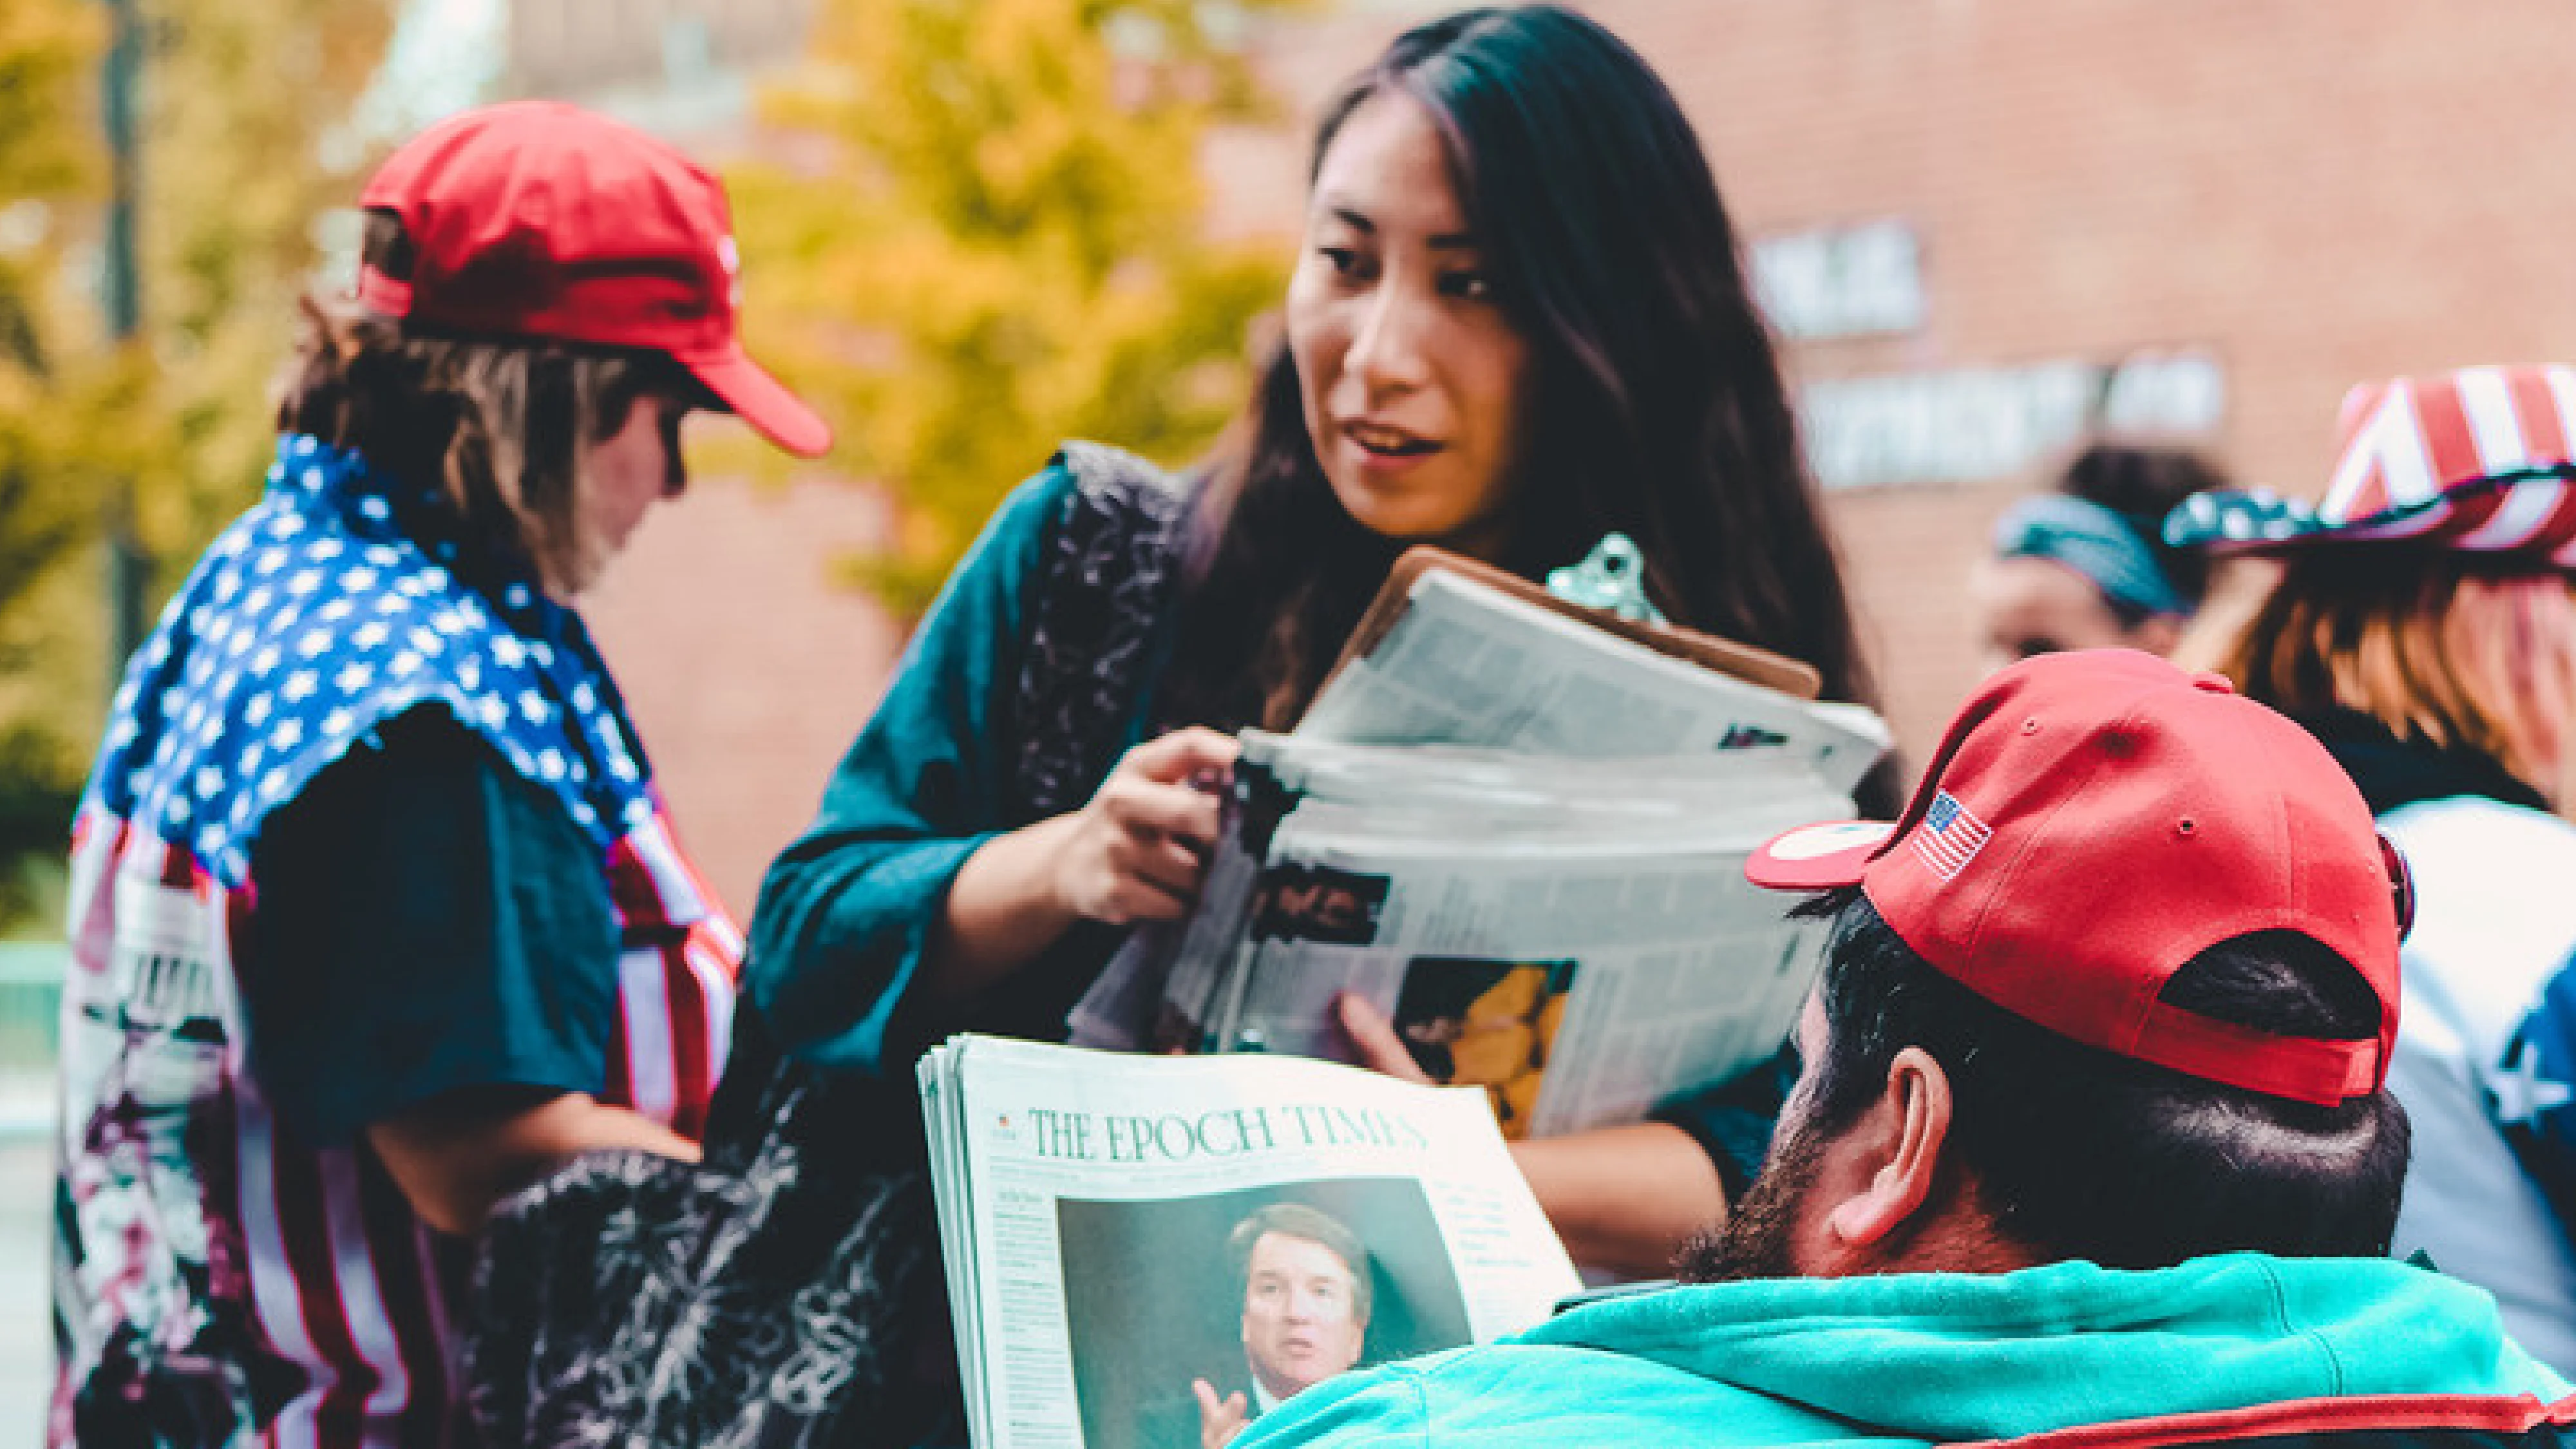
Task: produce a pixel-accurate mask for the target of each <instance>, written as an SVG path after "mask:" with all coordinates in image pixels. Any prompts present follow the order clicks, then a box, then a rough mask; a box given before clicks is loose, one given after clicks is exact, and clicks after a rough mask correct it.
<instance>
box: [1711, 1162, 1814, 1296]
mask: <svg viewBox="0 0 2576 1449" xmlns="http://www.w3.org/2000/svg"><path fill="white" fill-rule="evenodd" d="M1823 1155H1824V1153H1823V1149H1822V1148H1821V1147H1820V1146H1819V1145H1818V1144H1817V1142H1816V1141H1815V1139H1814V1137H1813V1136H1812V1134H1809V1133H1806V1132H1799V1133H1796V1134H1794V1135H1792V1136H1789V1137H1786V1138H1783V1139H1781V1140H1780V1141H1778V1142H1775V1143H1773V1144H1772V1146H1771V1156H1770V1157H1769V1158H1768V1159H1767V1160H1766V1161H1764V1162H1763V1164H1762V1171H1761V1172H1760V1173H1758V1174H1756V1175H1755V1177H1754V1179H1753V1186H1752V1187H1750V1188H1748V1189H1746V1190H1745V1194H1744V1200H1743V1201H1741V1202H1739V1203H1737V1204H1735V1207H1734V1210H1733V1211H1731V1212H1729V1213H1728V1214H1727V1215H1726V1222H1725V1224H1724V1226H1722V1227H1719V1228H1717V1229H1716V1230H1715V1231H1702V1232H1700V1233H1697V1234H1695V1235H1693V1237H1692V1238H1691V1240H1690V1241H1689V1242H1687V1243H1684V1244H1683V1245H1682V1250H1681V1254H1680V1256H1679V1257H1678V1258H1676V1259H1675V1260H1674V1271H1675V1273H1676V1274H1677V1276H1679V1277H1680V1279H1681V1280H1682V1281H1683V1282H1685V1283H1732V1282H1736V1281H1738V1280H1741V1279H1745V1278H1795V1277H1798V1276H1799V1273H1798V1270H1797V1268H1796V1266H1795V1265H1793V1264H1792V1263H1791V1261H1790V1255H1789V1243H1790V1240H1791V1239H1792V1238H1793V1237H1794V1236H1795V1235H1796V1234H1795V1229H1796V1227H1797V1222H1798V1210H1799V1208H1800V1207H1801V1206H1802V1205H1803V1204H1804V1203H1805V1201H1806V1199H1807V1197H1808V1189H1809V1188H1811V1187H1812V1186H1814V1185H1815V1180H1816V1170H1817V1163H1818V1161H1819V1160H1820V1159H1821V1158H1822V1157H1823Z"/></svg>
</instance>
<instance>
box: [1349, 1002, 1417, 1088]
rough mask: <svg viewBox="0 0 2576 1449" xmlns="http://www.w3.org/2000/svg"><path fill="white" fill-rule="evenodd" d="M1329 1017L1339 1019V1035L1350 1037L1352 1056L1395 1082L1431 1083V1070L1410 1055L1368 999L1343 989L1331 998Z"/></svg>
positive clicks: (1394, 1030)
mask: <svg viewBox="0 0 2576 1449" xmlns="http://www.w3.org/2000/svg"><path fill="white" fill-rule="evenodd" d="M1333 1019H1334V1020H1335V1021H1338V1022H1339V1023H1341V1028H1342V1035H1344V1036H1346V1037H1349V1038H1350V1039H1351V1049H1352V1051H1353V1052H1355V1053H1356V1054H1357V1055H1356V1057H1355V1060H1357V1061H1358V1062H1359V1064H1360V1065H1361V1066H1364V1067H1366V1068H1368V1069H1369V1070H1370V1071H1373V1072H1384V1073H1385V1074H1386V1075H1388V1076H1390V1077H1393V1078H1395V1079H1396V1080H1397V1081H1399V1082H1420V1083H1422V1084H1424V1085H1425V1086H1428V1085H1430V1083H1431V1074H1430V1073H1429V1072H1426V1071H1424V1070H1422V1064H1421V1063H1420V1062H1417V1061H1415V1060H1414V1059H1413V1051H1412V1049H1411V1048H1410V1047H1407V1046H1406V1045H1405V1044H1404V1038H1403V1037H1402V1036H1401V1035H1398V1034H1397V1032H1396V1029H1395V1023H1394V1022H1391V1021H1389V1020H1387V1018H1386V1013H1385V1012H1382V1011H1380V1010H1378V1009H1377V1008H1376V1007H1374V1006H1371V1005H1370V1004H1369V1003H1368V999H1367V998H1366V997H1363V996H1358V995H1355V994H1353V993H1351V992H1348V991H1345V992H1343V993H1342V994H1341V995H1339V996H1337V997H1334V998H1333Z"/></svg>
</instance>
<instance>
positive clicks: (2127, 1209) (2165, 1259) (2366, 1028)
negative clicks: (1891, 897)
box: [1798, 890, 2410, 1268]
mask: <svg viewBox="0 0 2576 1449" xmlns="http://www.w3.org/2000/svg"><path fill="white" fill-rule="evenodd" d="M1798 913H1799V914H1801V915H1805V916H1810V917H1823V918H1828V919H1831V920H1832V921H1833V923H1834V925H1833V939H1832V944H1831V945H1830V947H1829V948H1828V952H1827V956H1826V964H1825V975H1824V984H1823V987H1822V995H1823V998H1824V1008H1825V1022H1826V1048H1825V1056H1824V1059H1823V1060H1822V1061H1819V1062H1812V1063H1809V1064H1808V1074H1809V1077H1810V1078H1811V1080H1809V1081H1808V1082H1807V1083H1806V1084H1805V1085H1804V1086H1803V1087H1802V1088H1801V1090H1802V1091H1804V1092H1805V1093H1806V1094H1807V1111H1806V1115H1805V1116H1804V1118H1803V1119H1802V1120H1801V1123H1800V1129H1799V1130H1800V1131H1801V1132H1803V1133H1812V1134H1816V1135H1817V1136H1819V1137H1831V1136H1832V1135H1834V1134H1836V1133H1838V1132H1840V1131H1843V1130H1845V1129H1847V1128H1849V1127H1850V1126H1851V1125H1852V1123H1854V1122H1856V1121H1857V1120H1859V1117H1860V1115H1861V1113H1862V1112H1864V1111H1865V1110H1867V1108H1868V1107H1869V1105H1870V1104H1871V1103H1872V1102H1873V1101H1875V1100H1876V1099H1877V1097H1878V1095H1879V1093H1880V1092H1881V1091H1882V1090H1883V1089H1884V1087H1885V1085H1886V1082H1887V1072H1888V1068H1889V1066H1890V1065H1891V1064H1892V1063H1893V1062H1894V1060H1895V1058H1896V1054H1897V1053H1898V1052H1899V1051H1901V1050H1903V1049H1904V1048H1906V1047H1908V1046H1918V1047H1921V1048H1922V1049H1923V1050H1924V1051H1926V1052H1929V1053H1931V1055H1932V1058H1933V1060H1935V1061H1937V1062H1939V1063H1940V1064H1941V1069H1942V1071H1943V1072H1944V1073H1945V1074H1946V1075H1947V1076H1948V1077H1949V1079H1950V1089H1951V1092H1952V1095H1953V1098H1954V1100H1955V1102H1956V1108H1955V1110H1954V1111H1953V1112H1952V1114H1951V1119H1950V1121H1951V1129H1950V1132H1951V1135H1950V1144H1951V1148H1952V1150H1954V1151H1955V1152H1956V1153H1957V1161H1958V1162H1959V1164H1960V1165H1961V1166H1962V1167H1963V1168H1965V1169H1966V1171H1967V1172H1968V1174H1969V1175H1970V1176H1971V1177H1972V1178H1973V1180H1974V1183H1975V1187H1976V1193H1977V1202H1978V1204H1979V1205H1980V1206H1981V1207H1982V1208H1983V1209H1984V1210H1985V1211H1986V1213H1987V1214H1988V1215H1989V1216H1990V1217H1991V1220H1992V1221H1993V1223H1994V1226H1995V1231H1996V1233H1997V1234H1998V1236H2000V1237H2001V1238H2003V1239H2004V1240H2005V1241H2008V1242H2011V1243H2015V1244H2019V1245H2020V1246H2021V1247H2023V1248H2025V1249H2027V1250H2029V1251H2031V1252H2033V1253H2035V1254H2036V1255H2037V1256H2039V1257H2041V1258H2043V1259H2045V1260H2050V1261H2055V1260H2058V1259H2066V1258H2082V1259H2086V1260H2089V1261H2091V1262H2095V1263H2100V1264H2102V1265H2103V1266H2105V1267H2112V1268H2160V1267H2169V1266H2171V1265H2173V1264H2175V1263H2179V1262H2182V1261H2183V1260H2185V1259H2187V1258H2194V1257H2199V1256H2202V1255H2204V1254H2209V1253H2222V1252H2234V1251H2240V1250H2241V1251H2252V1252H2265V1253H2273V1254H2277V1255H2282V1256H2290V1257H2383V1256H2385V1255H2386V1254H2387V1252H2388V1245H2389V1240H2390V1238H2391V1237H2392V1235H2393V1234H2394V1233H2395V1232H2396V1227H2397V1202H2398V1192H2399V1189H2400V1188H2401V1187H2402V1186H2403V1184H2404V1181H2405V1177H2406V1161H2407V1151H2408V1146H2409V1143H2410V1135H2409V1131H2408V1127H2407V1121H2406V1112H2405V1109H2404V1108H2403V1107H2401V1106H2400V1105H2398V1102H2397V1099H2396V1097H2395V1095H2393V1094H2392V1093H2390V1092H2388V1091H2386V1090H2384V1089H2383V1090H2381V1091H2378V1092H2374V1093H2372V1094H2371V1095H2369V1096H2367V1097H2362V1098H2358V1099H2355V1100H2353V1101H2349V1102H2346V1103H2344V1104H2342V1105H2341V1106H2337V1107H2320V1106H2313V1105H2310V1104H2308V1103H2304V1102H2293V1101H2289V1100H2286V1099H2283V1098H2278V1097H2269V1096H2264V1095H2262V1094H2260V1093H2256V1092H2248V1091H2244V1090H2241V1089H2238V1088H2235V1087H2229V1086H2223V1085H2220V1084H2218V1083H2215V1082H2209V1081H2204V1080H2202V1079H2200V1078H2197V1077H2189V1076H2185V1075H2183V1074H2182V1073H2180V1072H2173V1071H2168V1070H2166V1069H2164V1068H2162V1067H2158V1066H2153V1065H2150V1064H2148V1063H2145V1062H2139V1061H2134V1060H2131V1059H2130V1058H2127V1057H2121V1056H2114V1055H2112V1054H2111V1053H2109V1052H2104V1051H2097V1050H2095V1049H2094V1048H2092V1047H2088V1046H2083V1045H2081V1044H2079V1043H2076V1042H2074V1041H2071V1040H2069V1039H2067V1038H2065V1037H2062V1036H2059V1035H2057V1034H2056V1033H2054V1032H2051V1031H2048V1030H2046V1029H2044V1028H2042V1027H2038V1026H2035V1025H2032V1024H2031V1023H2030V1022H2028V1021H2025V1020H2023V1019H2022V1018H2020V1017H2018V1016H2015V1015H2013V1014H2012V1013H2010V1012H2008V1011H2005V1010H2004V1009H2003V1008H2001V1007H1998V1006H1996V1005H1994V1004H1992V1003H1991V1002H1988V1001H1986V1000H1985V999H1984V998H1983V997H1980V996H1978V995H1976V994H1975V993H1974V992H1971V991H1969V990H1968V989H1967V988H1966V987H1964V986H1961V985H1960V984H1959V983H1957V982H1956V981H1953V980H1951V979H1950V978H1949V977H1947V976H1944V975H1942V974H1941V973H1940V972H1939V971H1938V970H1936V969H1935V968H1934V967H1933V966H1932V964H1931V963H1930V962H1928V961H1925V960H1924V959H1923V958H1922V957H1921V956H1919V955H1917V954H1916V953H1915V951H1914V949H1913V948H1912V947H1911V946H1908V945H1907V944H1906V943H1905V940H1904V938H1903V937H1901V936H1899V935H1897V934H1896V932H1895V930H1894V929H1893V928H1891V927H1890V926H1889V925H1888V924H1887V922H1886V920H1885V919H1884V918H1883V917H1881V916H1880V915H1879V913H1878V911H1877V909H1876V908H1875V907H1874V906H1872V905H1871V904H1870V902H1869V899H1868V897H1866V896H1864V895H1862V894H1861V893H1860V892H1859V891H1858V890H1845V891H1837V892H1832V893H1829V894H1827V895H1824V896H1821V897H1818V898H1817V899H1816V900H1814V901H1811V902H1810V903H1808V904H1807V905H1806V906H1803V907H1801V908H1800V910H1799V912H1798ZM2162 996H2163V999H2164V1000H2165V1001H2166V1002H2167V1003H2168V1004H2170V1005H2173V1006H2177V1007H2180V1008H2182V1009H2184V1010H2186V1011H2191V1012H2195V1013H2197V1014H2199V1015H2202V1016H2206V1017H2210V1018H2212V1019H2214V1020H2217V1021H2222V1022H2227V1023H2230V1024H2233V1025H2237V1026H2244V1027H2251V1028H2254V1029H2255V1030H2258V1031H2264V1032H2270V1033H2273V1034H2276V1035H2281V1036H2300V1037H2312V1038H2320V1039H2329V1040H2355V1039H2359V1038H2364V1037H2373V1036H2376V1035H2378V1032H2379V1001H2378V999H2377V997H2375V996H2374V995H2373V994H2372V992H2371V989H2370V986H2369V984H2368V983H2367V982H2365V981H2364V980H2363V979H2362V978H2361V974H2360V973H2359V972H2357V971H2355V970H2354V969H2353V968H2352V967H2351V966H2350V965H2349V964H2347V963H2346V962H2345V961H2344V960H2343V958H2341V957H2339V956H2337V955H2335V954H2334V953H2333V952H2331V951H2329V950H2327V949H2326V948H2325V947H2324V946H2322V945H2320V944H2318V943H2317V942H2316V941H2315V940H2313V939H2311V938H2309V937H2307V936H2303V935H2298V934H2296V933H2293V932H2289V931H2265V932H2260V933H2257V934H2254V935H2250V936H2240V937H2237V938H2235V939H2233V940H2230V941H2224V942H2221V943H2220V944H2218V945H2217V946H2213V947H2211V948H2210V949H2209V950H2207V951H2204V952H2202V953H2201V954H2200V955H2199V956H2197V957H2194V958H2193V959H2192V960H2191V961H2190V962H2188V963H2186V964H2185V965H2184V966H2183V967H2182V969H2180V970H2179V971H2177V972H2175V973H2174V975H2173V978H2172V979H2171V980H2169V981H2168V982H2166V983H2165V988H2164V991H2163V993H2162Z"/></svg>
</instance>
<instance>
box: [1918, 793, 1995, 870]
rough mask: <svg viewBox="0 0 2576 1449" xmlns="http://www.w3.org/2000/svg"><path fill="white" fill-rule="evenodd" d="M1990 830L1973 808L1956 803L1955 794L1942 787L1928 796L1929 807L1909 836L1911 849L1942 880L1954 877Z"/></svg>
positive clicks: (1970, 858)
mask: <svg viewBox="0 0 2576 1449" xmlns="http://www.w3.org/2000/svg"><path fill="white" fill-rule="evenodd" d="M1994 833H1995V832H1994V830H1993V828H1992V827H1990V826H1988V825H1987V824H1986V822H1984V821H1982V820H1980V819H1978V818H1977V817H1976V814H1975V812H1973V811H1971V810H1970V809H1969V808H1968V807H1967V806H1965V805H1962V804H1960V803H1959V797H1958V796H1956V795H1953V794H1951V793H1950V792H1949V791H1947V790H1944V791H1942V792H1941V793H1940V794H1938V795H1935V796H1933V797H1932V805H1931V808H1929V809H1927V810H1925V811H1924V812H1923V823H1922V824H1920V825H1917V826H1915V827H1914V834H1913V835H1912V836H1911V837H1909V839H1910V841H1911V843H1912V844H1913V847H1914V853H1915V854H1916V855H1917V856H1919V857H1921V858H1922V861H1923V863H1924V864H1925V865H1928V866H1930V867H1931V868H1932V873H1933V874H1934V875H1937V876H1939V877H1941V879H1943V880H1957V879H1958V878H1959V872H1961V871H1963V870H1966V869H1967V868H1968V862H1970V861H1972V860H1975V859H1976V858H1977V852H1978V851H1980V850H1983V849H1985V848H1986V841H1987V840H1989V839H1990V838H1992V837H1993V835H1994Z"/></svg>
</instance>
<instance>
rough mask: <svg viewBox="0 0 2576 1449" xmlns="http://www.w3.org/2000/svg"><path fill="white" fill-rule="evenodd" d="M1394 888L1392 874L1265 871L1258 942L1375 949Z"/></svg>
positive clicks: (1257, 904)
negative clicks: (1380, 920)
mask: <svg viewBox="0 0 2576 1449" xmlns="http://www.w3.org/2000/svg"><path fill="white" fill-rule="evenodd" d="M1393 884H1394V879H1393V878H1392V877H1390V876H1383V875H1364V874H1361V873H1360V872H1358V871H1350V870H1336V869H1334V868H1333V867H1332V866H1329V865H1302V864H1294V863H1291V864H1287V865H1280V866H1274V867H1272V868H1271V869H1269V870H1266V871H1263V872H1262V874H1261V886H1260V893H1259V894H1258V895H1257V896H1255V897H1254V900H1253V907H1252V910H1253V915H1252V938H1253V939H1254V940H1256V941H1260V940H1277V941H1321V942H1324V943H1326V944H1327V945H1333V946H1366V945H1369V944H1371V943H1373V942H1375V941H1376V940H1377V923H1378V913H1379V912H1380V911H1382V910H1384V909H1385V908H1386V895H1387V890H1388V888H1389V887H1391V886H1392V885H1393Z"/></svg>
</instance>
